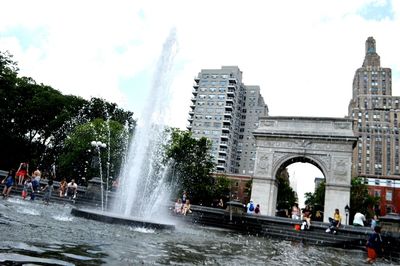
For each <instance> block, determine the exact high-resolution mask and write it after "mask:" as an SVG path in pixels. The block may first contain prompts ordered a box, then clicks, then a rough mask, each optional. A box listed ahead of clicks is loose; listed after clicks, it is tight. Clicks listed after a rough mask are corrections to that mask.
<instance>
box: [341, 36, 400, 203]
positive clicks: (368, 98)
mask: <svg viewBox="0 0 400 266" xmlns="http://www.w3.org/2000/svg"><path fill="white" fill-rule="evenodd" d="M391 75H392V71H391V69H390V68H384V67H381V63H380V57H379V55H378V53H377V52H376V42H375V40H374V38H373V37H369V38H368V39H367V41H366V43H365V58H364V62H363V64H362V67H361V68H359V69H357V71H356V73H355V75H354V80H353V97H352V99H351V101H350V104H349V116H350V117H352V118H353V119H354V121H355V124H354V132H355V135H356V136H357V137H358V138H359V140H358V143H357V147H356V148H355V149H354V154H353V169H352V171H353V173H352V175H353V176H361V177H365V178H366V179H365V180H366V182H368V183H369V184H370V185H371V184H372V185H375V186H376V187H377V188H376V189H374V191H373V192H374V194H375V196H380V197H381V198H384V199H385V202H386V203H385V204H384V205H386V206H384V207H385V209H386V208H387V209H389V208H393V207H394V205H393V203H394V201H395V196H396V194H395V193H393V192H395V189H396V186H399V183H397V185H396V180H399V179H400V171H399V164H400V161H399V126H400V125H399V116H400V106H399V102H400V97H398V96H392V76H391ZM397 182H399V181H397ZM383 187H385V189H378V188H383ZM386 188H388V189H386Z"/></svg>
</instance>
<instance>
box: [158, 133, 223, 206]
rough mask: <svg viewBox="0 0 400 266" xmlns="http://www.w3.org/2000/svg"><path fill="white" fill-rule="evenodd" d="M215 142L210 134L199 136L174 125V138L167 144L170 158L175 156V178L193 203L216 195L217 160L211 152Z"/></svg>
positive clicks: (176, 182)
mask: <svg viewBox="0 0 400 266" xmlns="http://www.w3.org/2000/svg"><path fill="white" fill-rule="evenodd" d="M210 148H211V142H210V141H209V140H208V139H207V138H204V137H203V138H200V139H195V138H193V137H192V134H191V132H189V131H182V130H179V129H171V140H170V142H169V143H168V145H167V146H166V157H167V159H173V161H174V167H173V168H174V170H173V177H174V178H175V179H174V180H173V182H174V183H175V185H176V186H177V187H178V188H179V190H178V193H179V195H180V194H181V192H182V191H183V190H185V191H186V192H187V193H188V197H189V198H190V200H191V201H192V202H193V203H197V204H199V203H202V204H209V203H211V201H212V197H213V194H214V193H213V186H214V178H213V177H212V175H211V174H212V171H213V169H214V166H215V164H214V163H213V160H212V158H211V156H210V154H209V150H210Z"/></svg>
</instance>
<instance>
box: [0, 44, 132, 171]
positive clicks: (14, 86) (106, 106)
mask: <svg viewBox="0 0 400 266" xmlns="http://www.w3.org/2000/svg"><path fill="white" fill-rule="evenodd" d="M132 115H133V113H132V112H129V111H124V110H122V109H120V108H118V106H117V105H116V104H114V103H109V102H107V101H105V100H103V99H98V98H92V99H91V100H90V101H87V100H84V99H82V98H80V97H77V96H72V95H63V94H62V93H61V92H59V91H57V90H55V89H53V88H52V87H50V86H47V85H44V84H37V83H36V82H35V80H33V79H32V78H30V77H18V67H17V63H16V62H14V61H13V59H12V55H10V54H9V53H7V52H6V53H3V52H0V147H2V149H3V150H4V151H7V152H3V153H0V168H2V169H10V168H12V167H14V168H16V167H17V166H18V165H19V163H20V162H21V161H28V162H29V163H30V165H31V166H32V168H35V167H39V168H40V169H41V170H44V172H46V170H47V169H49V168H50V165H51V164H53V163H54V162H55V161H56V160H57V159H58V157H59V156H60V154H61V153H63V152H64V151H63V149H64V141H65V140H66V137H67V136H68V135H70V134H71V132H72V131H73V130H74V128H75V127H76V126H78V125H81V124H85V123H87V122H89V121H92V120H94V119H96V118H102V119H103V120H114V121H118V122H119V123H120V124H122V125H124V126H125V127H126V128H127V129H128V131H129V132H130V133H132V132H133V129H134V126H135V121H134V120H133V118H132ZM32 168H31V169H32Z"/></svg>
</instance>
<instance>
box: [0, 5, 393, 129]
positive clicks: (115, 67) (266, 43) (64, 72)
mask: <svg viewBox="0 0 400 266" xmlns="http://www.w3.org/2000/svg"><path fill="white" fill-rule="evenodd" d="M0 6H1V10H2V11H1V16H0V50H1V51H5V50H8V51H9V52H10V53H11V54H13V55H14V58H15V60H16V61H17V62H18V64H19V67H20V69H21V70H20V74H21V75H26V76H31V77H32V78H34V79H35V80H36V81H37V82H40V83H44V84H47V85H50V86H52V87H53V88H55V89H58V90H60V91H61V92H63V93H65V94H74V95H81V96H83V97H85V98H88V97H90V96H100V97H103V98H105V99H107V100H109V101H113V102H116V103H118V104H119V105H120V106H122V107H123V108H126V109H129V110H131V111H133V112H134V113H135V117H139V116H140V112H141V109H142V106H143V102H144V101H145V99H146V92H147V91H149V87H150V86H151V84H152V78H153V74H154V71H155V65H156V62H157V59H158V57H159V56H160V53H161V49H162V45H163V43H164V41H165V39H166V38H167V36H168V34H169V32H170V31H171V29H172V28H175V29H176V35H177V43H178V52H177V55H176V58H175V61H174V62H175V63H174V72H173V73H174V75H173V80H172V88H173V103H172V106H173V113H174V116H173V120H172V121H170V122H169V123H170V124H171V125H172V126H177V127H181V128H185V126H186V125H187V120H186V119H187V118H188V111H189V105H190V103H191V102H190V98H191V96H192V95H191V91H192V89H193V88H192V84H193V78H194V76H195V75H197V73H198V72H199V71H200V70H201V69H203V68H220V67H221V66H222V65H237V66H239V68H240V69H241V70H242V71H243V78H244V83H245V84H247V85H260V86H261V91H262V95H263V97H264V99H265V102H266V103H267V105H268V107H269V110H270V115H273V116H280V115H289V116H290V115H296V116H324V117H344V116H345V115H346V114H347V107H348V103H349V101H350V98H351V93H352V80H353V75H354V72H355V71H356V69H357V68H358V67H360V66H361V64H362V62H363V58H364V52H365V51H364V45H365V40H366V39H367V38H368V36H373V37H374V38H375V39H376V41H377V51H378V53H379V54H380V56H381V62H382V66H384V67H390V68H392V71H393V95H400V53H399V47H400V38H398V37H396V36H397V33H398V31H399V29H400V23H399V22H400V16H399V14H400V1H384V0H378V1H373V0H365V1H362V0H354V1H348V0H343V1H322V0H315V1H297V0H294V1H234V0H229V1H223V0H219V1H207V0H202V1H190V0H186V1H173V0H168V1H151V0H146V1H73V0H69V1H41V0H36V1H21V0H13V1H4V0H0Z"/></svg>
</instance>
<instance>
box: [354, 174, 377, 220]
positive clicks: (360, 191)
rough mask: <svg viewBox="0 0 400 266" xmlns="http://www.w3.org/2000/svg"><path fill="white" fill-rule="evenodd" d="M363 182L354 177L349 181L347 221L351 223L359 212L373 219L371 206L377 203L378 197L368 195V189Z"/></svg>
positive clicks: (361, 179) (359, 178)
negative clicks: (348, 215) (348, 214)
mask: <svg viewBox="0 0 400 266" xmlns="http://www.w3.org/2000/svg"><path fill="white" fill-rule="evenodd" d="M363 181H364V180H363V178H362V177H355V178H353V179H352V180H351V193H350V220H349V221H352V217H354V214H355V213H356V212H361V213H363V214H365V215H366V216H367V217H373V211H372V209H373V206H374V205H375V204H377V203H378V202H379V197H374V196H371V195H369V194H368V187H367V185H366V184H364V182H363Z"/></svg>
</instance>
